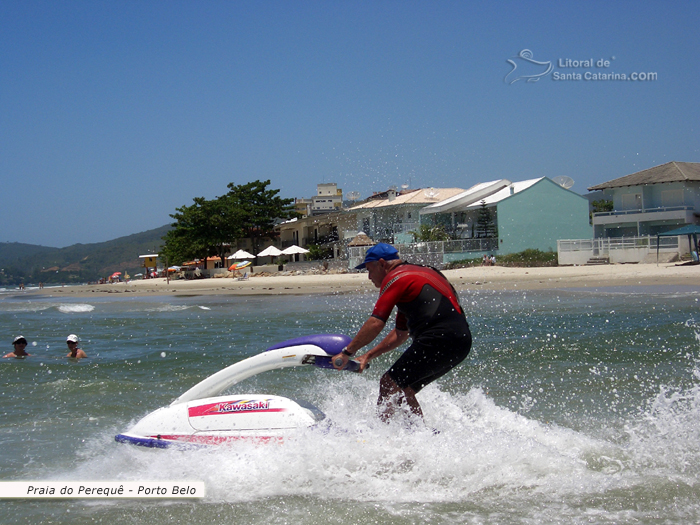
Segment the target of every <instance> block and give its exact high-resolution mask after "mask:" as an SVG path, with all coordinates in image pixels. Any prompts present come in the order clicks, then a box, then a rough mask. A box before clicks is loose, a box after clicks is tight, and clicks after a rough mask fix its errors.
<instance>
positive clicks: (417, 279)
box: [332, 243, 472, 422]
mask: <svg viewBox="0 0 700 525" xmlns="http://www.w3.org/2000/svg"><path fill="white" fill-rule="evenodd" d="M362 268H367V270H368V272H369V278H370V280H371V281H372V283H373V284H374V286H376V287H377V288H379V290H380V292H379V299H378V300H377V303H376V304H375V306H374V310H373V312H372V315H371V317H370V318H369V319H367V321H365V324H364V325H362V327H361V328H360V331H359V332H358V333H357V335H356V336H355V338H354V339H353V340H352V341H350V343H348V345H347V346H346V347H345V348H343V350H342V351H341V352H340V353H339V354H338V355H336V356H334V357H333V361H332V362H333V363H334V366H335V363H336V360H338V359H339V358H342V366H339V365H338V366H336V368H339V369H343V368H345V366H346V365H347V363H348V360H349V359H350V358H351V357H353V356H354V355H355V353H356V352H357V351H358V350H359V349H360V348H362V347H364V346H366V345H368V344H370V343H371V342H372V341H373V340H374V339H375V338H376V337H377V336H378V335H379V334H380V332H381V331H382V330H383V329H384V326H385V325H386V322H387V321H388V319H389V316H390V315H391V312H392V310H393V309H394V306H396V307H397V309H398V313H397V314H396V324H395V326H394V328H393V329H392V330H391V332H389V334H388V335H387V336H386V337H384V339H382V341H381V342H380V343H379V344H378V345H376V346H374V347H373V348H372V349H371V350H369V351H368V352H366V353H365V354H364V355H362V356H360V357H358V358H357V361H358V362H359V363H360V371H363V370H364V369H365V368H367V364H368V363H369V362H370V361H371V360H372V359H374V358H375V357H379V356H380V355H382V354H384V353H386V352H389V351H390V350H393V349H395V348H398V347H399V346H400V345H402V344H403V343H404V342H405V341H406V340H407V339H408V338H409V336H410V337H411V338H412V339H413V342H412V344H411V346H409V347H408V349H407V350H406V351H405V352H404V353H403V354H402V355H401V357H399V359H398V360H397V361H396V362H395V363H394V364H393V365H392V367H391V368H389V370H388V371H387V372H386V373H385V374H384V375H383V376H382V378H381V380H380V382H379V399H378V400H377V406H378V409H379V417H380V419H381V420H382V421H384V422H389V420H390V419H391V418H392V417H393V416H394V414H395V411H396V408H397V407H401V406H402V405H404V404H405V405H408V410H409V411H410V413H412V414H414V415H416V416H418V417H420V418H422V417H423V412H422V410H421V407H420V404H419V403H418V400H417V399H416V394H417V393H418V392H419V391H420V390H421V389H422V388H423V387H424V386H426V385H427V384H429V383H432V382H433V381H435V380H436V379H438V378H439V377H441V376H443V375H445V374H446V373H447V372H449V371H450V370H452V369H453V368H454V367H455V366H457V365H458V364H459V363H461V362H462V361H464V359H465V358H466V357H467V354H469V350H470V349H471V346H472V336H471V332H470V331H469V324H468V323H467V318H466V316H465V315H464V310H462V307H461V306H460V304H459V300H458V298H457V292H456V291H455V289H454V287H453V286H452V285H451V284H450V282H449V281H448V280H447V279H446V278H445V276H444V275H443V274H442V273H441V272H440V271H438V270H436V269H434V268H430V267H427V266H420V265H416V264H409V263H407V262H405V261H402V260H401V259H399V256H398V251H397V250H396V248H394V247H393V246H391V245H389V244H384V243H379V244H376V245H375V246H373V247H371V248H370V249H369V250H367V253H366V254H365V260H364V262H363V263H362V264H360V265H359V266H356V269H358V270H359V269H362Z"/></svg>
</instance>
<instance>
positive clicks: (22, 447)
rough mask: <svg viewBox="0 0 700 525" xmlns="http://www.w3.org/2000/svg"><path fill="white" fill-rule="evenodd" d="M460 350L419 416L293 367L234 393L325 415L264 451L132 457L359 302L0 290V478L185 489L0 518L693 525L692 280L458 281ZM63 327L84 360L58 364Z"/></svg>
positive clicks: (697, 492)
mask: <svg viewBox="0 0 700 525" xmlns="http://www.w3.org/2000/svg"><path fill="white" fill-rule="evenodd" d="M461 295H462V302H463V303H464V305H465V308H466V310H467V311H468V317H469V320H470V324H471V327H472V331H473V335H474V347H473V350H472V353H471V354H470V356H469V358H468V359H467V360H466V361H465V362H464V363H463V365H462V366H460V367H459V368H457V369H456V370H454V371H453V372H452V373H450V374H449V375H447V376H445V377H444V378H442V379H440V380H438V381H437V382H436V383H434V384H432V385H430V386H428V387H426V388H425V389H424V390H423V391H422V392H421V393H420V394H419V401H420V402H421V404H422V407H423V410H424V413H425V418H426V423H427V426H428V427H429V428H436V429H438V430H440V433H439V434H437V435H434V434H433V433H432V432H431V431H430V430H429V428H426V429H422V428H415V427H414V428H406V427H404V426H403V425H390V426H387V425H384V424H382V423H380V422H379V421H378V420H377V419H376V417H375V402H376V396H377V392H378V379H379V377H380V376H381V374H382V373H383V372H384V371H385V370H386V368H388V366H389V365H390V364H391V363H392V362H393V359H394V358H395V357H397V355H398V353H397V352H398V351H396V352H394V353H392V354H388V355H385V356H382V357H381V358H379V359H377V360H376V361H374V362H373V363H372V368H371V369H370V370H369V371H367V372H366V373H365V374H362V375H359V374H351V373H345V372H342V373H341V372H336V371H332V370H319V369H310V368H306V367H304V368H299V369H285V370H278V371H273V372H268V373H266V374H263V375H260V376H256V377H254V378H251V379H249V380H246V381H244V382H242V383H240V384H238V385H236V386H235V387H234V391H236V392H240V393H271V394H280V395H285V396H288V397H292V398H295V399H303V400H306V401H309V402H311V403H313V404H314V405H316V406H317V407H319V408H320V409H321V410H322V411H323V412H325V413H326V415H327V416H328V419H329V420H330V421H332V422H333V424H332V425H325V426H324V427H323V428H322V429H310V430H306V431H304V432H302V433H300V435H299V436H296V437H295V438H293V439H290V440H287V441H285V442H284V443H283V444H281V445H277V444H276V445H267V446H255V445H251V444H245V445H240V444H239V445H236V446H229V447H221V448H216V449H213V450H208V449H207V450H197V451H176V450H151V449H142V448H138V447H133V446H129V445H124V444H118V443H116V442H115V441H114V435H115V434H118V433H120V432H122V431H125V430H127V429H128V428H129V427H130V426H131V425H132V424H133V423H135V422H136V421H137V420H138V419H140V418H141V417H143V416H144V415H146V414H147V413H149V412H151V411H152V410H155V409H156V408H158V407H160V406H164V405H166V404H168V403H169V402H170V401H172V400H173V399H174V398H175V397H177V396H178V395H180V394H181V393H182V392H184V391H185V390H187V389H188V388H190V387H191V386H192V385H194V384H195V383H197V382H198V381H199V380H201V379H203V378H205V377H207V376H208V375H211V374H212V373H214V372H216V371H218V370H219V369H221V368H223V367H225V366H228V365H229V364H231V363H234V362H236V361H238V360H241V359H243V358H245V357H249V356H252V355H255V354H257V353H259V352H261V351H263V350H264V349H265V348H266V347H267V346H270V345H272V344H274V343H277V342H280V341H283V340H286V339H290V338H293V337H299V336H303V335H309V334H313V333H346V334H349V335H353V334H354V333H355V332H356V331H357V329H358V328H359V327H360V326H361V324H362V323H363V322H364V320H365V319H366V316H367V315H368V313H369V312H370V311H371V308H372V305H373V302H374V299H375V298H376V296H375V295H374V294H362V295H360V294H350V295H327V296H312V297H301V296H300V297H294V296H283V297H270V296H265V297H224V296H218V297H212V296H206V297H205V296H191V297H179V298H177V297H149V298H124V297H119V298H112V297H109V298H104V299H102V298H99V299H98V298H90V299H89V300H88V299H77V300H67V299H64V298H61V299H54V298H51V297H45V298H34V299H31V300H27V299H26V298H23V297H21V296H17V295H16V294H15V292H8V293H5V294H4V295H1V294H0V334H2V338H3V340H4V341H5V342H6V344H5V346H6V350H5V351H10V350H11V345H10V343H11V341H12V338H13V336H14V335H16V334H20V333H21V334H22V335H24V336H25V337H26V338H27V339H28V341H29V346H28V351H29V352H30V353H32V354H34V355H33V356H32V357H31V358H28V359H24V360H14V359H3V360H1V361H0V413H1V414H2V418H1V419H0V480H2V481H19V480H25V481H30V480H31V481H40V480H44V481H99V480H104V481H120V482H121V481H144V480H149V481H150V480H178V481H179V480H191V481H203V482H204V483H205V485H206V491H207V495H206V497H205V498H203V499H198V500H165V499H164V500H117V501H114V500H113V501H109V500H94V499H93V500H80V499H66V500H60V499H56V500H0V516H1V517H0V521H1V522H3V523H71V524H81V523H98V522H99V523H142V522H143V523H146V522H147V523H154V524H159V523H164V524H165V523H221V524H224V523H226V524H229V523H246V524H248V523H252V524H263V523H265V524H268V523H272V524H276V523H280V524H282V523H285V524H296V523H300V524H336V523H338V524H351V523H352V524H355V523H358V524H359V523H362V524H365V523H367V524H369V523H382V524H385V523H387V524H415V523H436V524H437V523H440V524H450V523H473V524H511V523H512V524H516V523H517V524H521V523H533V524H535V523H537V524H541V523H581V524H583V523H586V524H591V523H596V524H597V523H600V524H607V523H611V524H612V523H615V524H626V523H630V524H632V523H635V524H638V523H654V524H656V523H697V522H700V365H699V357H700V352H699V350H700V326H699V325H700V319H699V313H698V312H700V287H697V288H691V289H688V288H652V287H646V288H645V287H637V288H615V289H613V288H609V289H599V290H590V289H589V290H573V289H572V290H556V291H554V290H548V291H538V292H487V291H480V292H463V293H462V294H461ZM69 333H77V334H79V335H80V336H81V338H82V341H83V344H82V347H83V349H84V350H85V351H86V352H87V353H88V355H89V358H88V359H85V360H82V361H80V362H76V361H72V360H69V359H66V358H65V355H66V353H67V347H66V345H65V337H66V335H67V334H69Z"/></svg>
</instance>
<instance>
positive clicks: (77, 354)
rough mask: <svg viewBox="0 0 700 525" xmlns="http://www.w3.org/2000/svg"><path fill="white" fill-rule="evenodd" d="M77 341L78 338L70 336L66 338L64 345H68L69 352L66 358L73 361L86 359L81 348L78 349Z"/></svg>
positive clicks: (73, 335)
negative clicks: (70, 358)
mask: <svg viewBox="0 0 700 525" xmlns="http://www.w3.org/2000/svg"><path fill="white" fill-rule="evenodd" d="M78 341H79V339H78V336H77V335H75V334H70V335H69V336H68V337H67V338H66V344H67V345H68V350H70V352H68V355H67V356H66V357H73V358H75V359H82V358H83V357H87V354H86V353H85V352H84V351H83V350H82V349H81V348H78Z"/></svg>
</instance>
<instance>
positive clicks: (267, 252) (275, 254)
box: [258, 245, 282, 257]
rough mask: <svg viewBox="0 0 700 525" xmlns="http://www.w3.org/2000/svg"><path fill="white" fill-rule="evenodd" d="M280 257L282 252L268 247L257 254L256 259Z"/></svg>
mask: <svg viewBox="0 0 700 525" xmlns="http://www.w3.org/2000/svg"><path fill="white" fill-rule="evenodd" d="M280 255H282V250H280V249H278V248H275V247H274V246H272V245H270V246H268V247H267V248H265V249H264V250H263V251H261V252H260V253H259V254H258V257H278V256H280Z"/></svg>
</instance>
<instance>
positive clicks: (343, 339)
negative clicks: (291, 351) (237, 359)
mask: <svg viewBox="0 0 700 525" xmlns="http://www.w3.org/2000/svg"><path fill="white" fill-rule="evenodd" d="M350 341H352V338H351V337H348V336H347V335H341V334H317V335H305V336H303V337H297V338H295V339H289V340H288V341H282V342H281V343H277V344H276V345H273V346H271V347H270V348H268V349H267V350H265V351H266V352H267V351H269V350H277V349H279V348H287V347H289V346H297V345H315V346H318V347H319V348H321V349H322V350H323V351H324V352H326V353H327V354H329V355H336V354H339V353H340V351H341V350H342V349H343V348H345V347H346V346H347V345H348V343H349V342H350Z"/></svg>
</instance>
